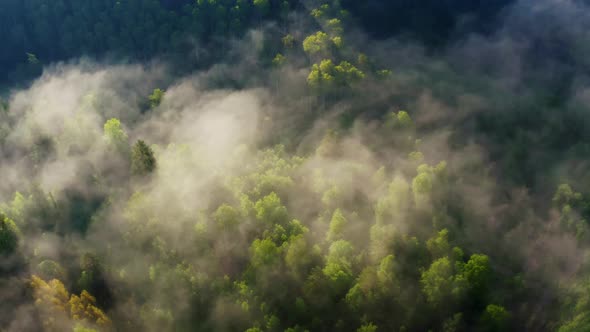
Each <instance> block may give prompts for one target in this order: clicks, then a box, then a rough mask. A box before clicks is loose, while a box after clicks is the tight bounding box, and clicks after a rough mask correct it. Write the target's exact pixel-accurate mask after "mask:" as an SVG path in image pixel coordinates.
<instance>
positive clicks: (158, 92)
mask: <svg viewBox="0 0 590 332" xmlns="http://www.w3.org/2000/svg"><path fill="white" fill-rule="evenodd" d="M164 94H165V92H164V90H162V89H154V91H153V92H152V94H151V95H149V97H148V100H149V101H150V108H152V109H154V108H156V107H158V106H160V104H161V103H162V100H164Z"/></svg>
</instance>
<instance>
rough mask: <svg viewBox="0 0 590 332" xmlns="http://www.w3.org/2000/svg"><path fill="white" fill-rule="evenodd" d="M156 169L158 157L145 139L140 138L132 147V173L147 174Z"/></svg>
mask: <svg viewBox="0 0 590 332" xmlns="http://www.w3.org/2000/svg"><path fill="white" fill-rule="evenodd" d="M155 169H156V158H155V157H154V152H153V151H152V149H151V148H150V147H149V146H148V145H147V144H145V142H144V141H142V140H138V141H137V142H136V143H135V144H134V145H133V148H132V149H131V173H132V174H134V175H140V176H141V175H146V174H149V173H152V172H153V171H154V170H155Z"/></svg>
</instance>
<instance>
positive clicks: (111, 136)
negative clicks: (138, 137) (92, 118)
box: [103, 118, 129, 154]
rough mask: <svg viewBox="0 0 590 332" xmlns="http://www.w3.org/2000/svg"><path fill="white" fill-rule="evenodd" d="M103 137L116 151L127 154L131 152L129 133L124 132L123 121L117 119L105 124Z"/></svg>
mask: <svg viewBox="0 0 590 332" xmlns="http://www.w3.org/2000/svg"><path fill="white" fill-rule="evenodd" d="M103 137H104V139H105V141H106V142H107V145H108V146H109V147H112V148H114V149H115V150H116V151H118V152H120V153H123V154H126V153H128V151H129V142H128V137H127V133H125V130H123V126H122V125H121V121H119V119H116V118H112V119H109V120H108V121H107V122H105V124H104V129H103Z"/></svg>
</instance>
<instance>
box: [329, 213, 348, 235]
mask: <svg viewBox="0 0 590 332" xmlns="http://www.w3.org/2000/svg"><path fill="white" fill-rule="evenodd" d="M347 223H348V221H347V220H346V218H345V217H344V215H343V214H342V211H340V209H336V211H334V214H333V215H332V220H331V221H330V229H329V230H328V235H327V238H326V239H327V240H328V241H330V242H332V241H336V240H341V239H342V237H343V235H344V230H345V228H346V224H347Z"/></svg>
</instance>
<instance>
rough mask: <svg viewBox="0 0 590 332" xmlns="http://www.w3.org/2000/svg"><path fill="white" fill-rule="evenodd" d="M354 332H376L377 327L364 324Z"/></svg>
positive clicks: (371, 324)
mask: <svg viewBox="0 0 590 332" xmlns="http://www.w3.org/2000/svg"><path fill="white" fill-rule="evenodd" d="M356 332H377V326H376V325H374V324H373V323H369V324H365V325H363V326H361V327H359V328H358V329H356Z"/></svg>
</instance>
